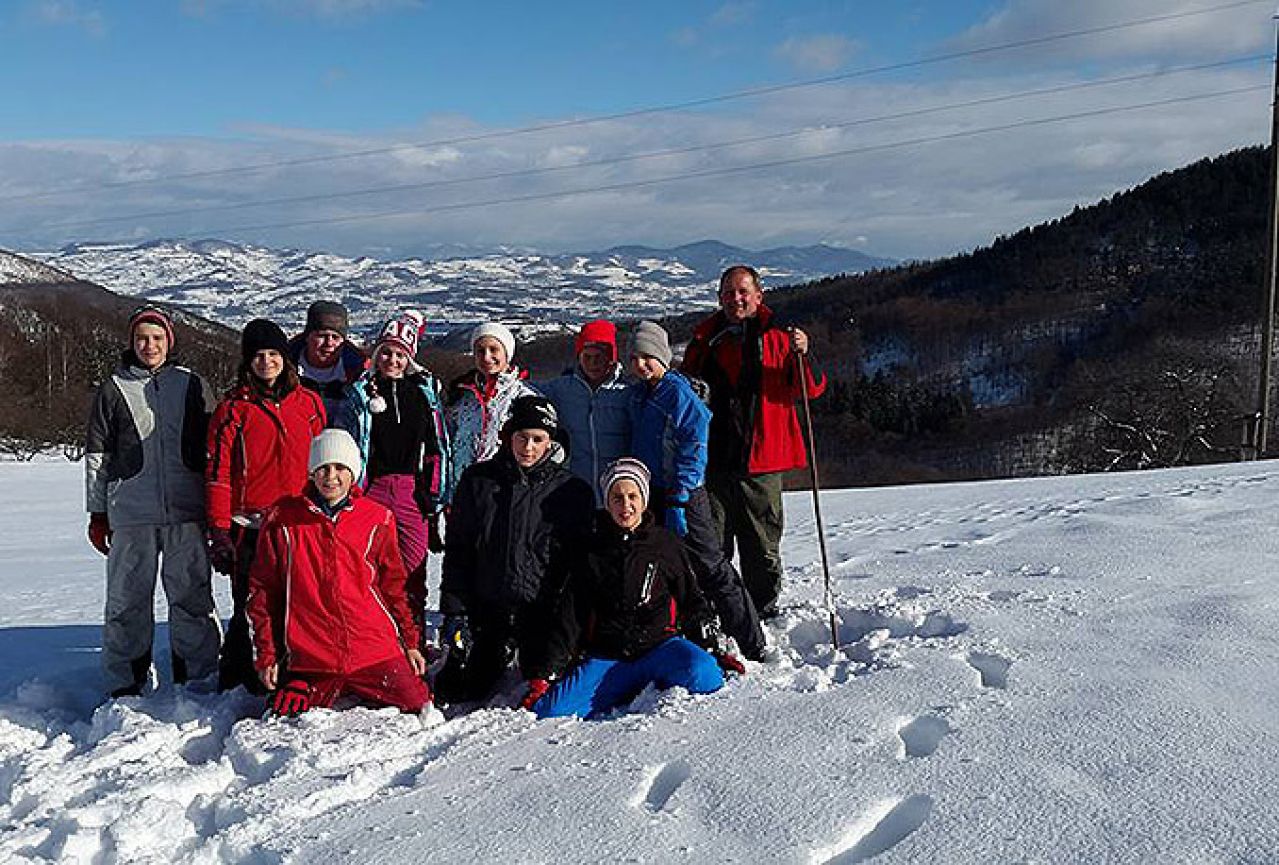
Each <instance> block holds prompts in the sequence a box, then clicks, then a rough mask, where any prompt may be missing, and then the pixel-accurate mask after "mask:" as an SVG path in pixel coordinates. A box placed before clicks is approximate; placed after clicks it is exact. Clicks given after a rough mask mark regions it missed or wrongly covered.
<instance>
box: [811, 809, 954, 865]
mask: <svg viewBox="0 0 1279 865" xmlns="http://www.w3.org/2000/svg"><path fill="white" fill-rule="evenodd" d="M932 810H933V800H932V797H931V796H925V795H923V794H920V795H917V796H911V797H910V798H908V799H899V800H898V801H896V802H892V803H885V806H884V807H883V808H882V809H878V810H877V811H876V813H873V814H870V815H868V816H867V817H866V818H863V819H862V820H859V821H858V822H857V823H856V824H855V825H854V826H853V828H852V829H851V830H850V831H849V832H848V833H847V834H846V835H845V837H844V838H842V839H841V840H840V841H839V842H838V843H836V844H835V845H833V846H832V847H830V848H826V849H823V850H818V851H815V852H814V854H813V856H812V858H811V859H810V860H809V861H811V862H813V863H814V865H855V863H858V862H868V861H870V860H871V859H873V858H875V857H876V856H878V855H880V854H881V853H886V852H887V851H889V850H891V849H892V848H893V847H896V846H897V845H898V844H900V843H901V842H902V841H904V840H905V839H906V838H907V837H909V836H910V834H911V833H913V832H914V831H915V830H916V829H918V828H919V827H920V826H922V825H924V822H925V821H926V820H927V819H928V816H929V814H931V813H932Z"/></svg>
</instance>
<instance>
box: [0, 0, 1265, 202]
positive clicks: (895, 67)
mask: <svg viewBox="0 0 1279 865" xmlns="http://www.w3.org/2000/svg"><path fill="white" fill-rule="evenodd" d="M1271 2H1273V0H1233V2H1228V3H1221V4H1218V5H1215V6H1205V7H1203V8H1200V9H1189V10H1184V11H1181V12H1171V13H1167V14H1164V15H1154V16H1150V17H1147V18H1137V19H1132V20H1129V21H1121V22H1117V23H1114V24H1106V25H1100V26H1096V27H1086V28H1081V29H1078V30H1069V31H1064V32H1061V33H1054V34H1050V35H1047V36H1037V37H1032V38H1029V39H1020V40H1016V41H1013V42H1004V43H1001V44H998V45H987V46H982V47H979V48H971V49H965V50H962V51H949V52H944V53H940V54H932V55H927V56H925V57H920V58H916V59H914V60H905V61H901V62H899V63H888V64H883V65H880V66H869V67H864V68H862V69H856V70H852V71H850V72H845V73H840V74H837V75H827V76H824V77H821V78H811V79H807V80H804V81H796V82H791V83H789V84H772V85H767V86H764V87H755V88H749V89H745V90H738V91H735V92H732V93H725V94H719V95H715V96H705V97H701V98H698V99H689V100H685V101H683V102H671V103H666V104H663V105H654V106H649V107H645V108H636V109H631V110H628V111H618V112H613V113H610V114H601V115H596V116H594V117H584V118H578V119H574V120H560V121H555V122H552V123H541V124H535V125H532V126H525V127H521V128H518V129H507V130H494V131H491V132H481V133H475V134H472V135H462V136H456V137H453V138H441V139H434V140H431V141H422V142H414V143H408V144H396V145H389V146H385V147H374V148H366V149H363V150H353V151H348V152H346V153H332V154H325V155H322V156H307V157H298V158H295V159H282V160H275V161H271V162H260V163H255V164H250V165H240V166H230V167H227V168H216V169H209V170H206V171H191V172H185V173H181V174H169V175H163V176H160V177H150V178H140V179H136V180H120V181H112V182H106V183H97V184H81V185H77V186H70V187H62V188H60V189H52V190H46V191H44V192H31V193H24V194H22V195H12V196H5V197H0V203H4V202H13V201H31V200H36V199H41V198H50V197H53V196H58V195H67V194H72V193H84V192H94V191H100V190H106V189H120V188H124V187H133V186H145V185H150V184H155V183H164V182H169V181H175V180H196V179H201V178H209V177H223V176H226V175H232V174H242V173H249V172H255V171H264V170H267V169H271V168H290V167H296V166H299V165H315V164H322V163H327V162H337V161H343V160H350V159H362V158H365V157H369V156H380V155H385V154H389V153H399V152H403V151H409V150H419V149H421V148H426V147H446V146H450V145H455V144H468V143H474V142H478V141H488V140H492V139H498V138H510V137H514V136H519V135H529V134H533V133H538V132H547V131H551V130H558V129H568V128H574V127H580V126H588V125H592V124H598V123H607V122H610V121H614V120H625V119H630V118H634V117H644V116H650V115H654V114H667V113H672V112H676V111H684V110H687V109H690V108H703V107H706V106H709V105H720V104H723V103H726V102H734V101H738V100H742V99H752V98H755V97H759V96H768V95H772V94H775V93H784V92H788V91H792V90H800V89H804V88H809V87H819V86H823V85H826V84H834V83H838V82H841V81H851V80H854V79H857V78H865V77H869V76H872V75H878V74H882V73H885V72H900V71H904V70H907V69H917V68H920V67H923V66H930V65H935V64H938V63H948V62H951V61H953V60H962V59H965V58H969V57H981V56H986V55H990V54H995V53H1000V52H1004V51H1013V50H1016V49H1019V48H1031V47H1035V46H1041V45H1048V44H1052V43H1054V42H1061V41H1065V40H1069V39H1077V38H1080V37H1083V36H1095V35H1098V34H1101V33H1113V32H1115V31H1118V30H1127V29H1131V28H1134V27H1144V26H1147V25H1150V24H1162V23H1166V22H1169V21H1177V20H1181V19H1185V18H1191V17H1195V16H1199V15H1209V14H1212V13H1214V12H1222V11H1226V10H1229V9H1236V8H1239V7H1243V6H1256V5H1260V4H1263V3H1271Z"/></svg>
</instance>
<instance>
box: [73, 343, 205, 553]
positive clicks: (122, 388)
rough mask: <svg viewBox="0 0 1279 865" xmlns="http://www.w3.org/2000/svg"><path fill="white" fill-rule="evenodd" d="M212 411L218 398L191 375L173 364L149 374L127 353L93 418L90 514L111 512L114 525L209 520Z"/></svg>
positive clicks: (88, 461)
mask: <svg viewBox="0 0 1279 865" xmlns="http://www.w3.org/2000/svg"><path fill="white" fill-rule="evenodd" d="M212 409H213V398H212V394H211V393H210V392H209V389H208V387H207V385H205V383H204V380H203V379H201V378H200V377H199V376H198V375H196V374H195V373H193V372H192V371H191V370H189V369H186V368H185V367H181V366H178V365H176V364H174V363H172V362H170V363H166V364H165V365H164V366H161V367H160V368H159V369H157V370H156V371H154V372H151V371H149V370H147V369H145V368H143V367H142V366H141V365H140V364H138V362H137V360H136V358H135V357H134V356H133V353H132V352H126V353H125V357H124V362H123V363H122V364H121V365H120V367H119V368H118V369H116V371H115V372H114V373H112V374H111V377H110V378H109V379H107V380H106V381H104V382H103V383H102V386H101V387H99V388H98V392H97V395H96V396H95V397H94V400H93V409H92V410H91V412H90V414H89V431H88V436H87V439H86V444H85V457H84V471H85V476H84V479H85V502H86V508H87V510H88V511H89V513H106V514H107V518H108V519H109V520H110V522H111V526H112V527H113V528H117V527H123V526H143V525H171V524H174V523H186V522H199V521H203V520H204V463H205V459H206V453H205V442H206V437H207V435H208V428H209V415H210V413H211V412H212Z"/></svg>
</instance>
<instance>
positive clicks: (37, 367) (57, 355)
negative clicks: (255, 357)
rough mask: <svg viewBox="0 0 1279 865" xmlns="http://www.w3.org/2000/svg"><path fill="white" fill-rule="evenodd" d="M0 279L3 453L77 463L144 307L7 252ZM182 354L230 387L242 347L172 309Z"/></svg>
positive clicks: (226, 333)
mask: <svg viewBox="0 0 1279 865" xmlns="http://www.w3.org/2000/svg"><path fill="white" fill-rule="evenodd" d="M0 255H3V256H4V260H3V261H2V262H0V264H4V265H5V267H4V268H3V272H4V274H6V275H7V280H6V279H0V371H2V372H0V404H3V405H4V407H5V408H4V411H3V412H2V413H0V450H2V451H3V452H5V453H7V454H10V455H12V456H18V457H29V456H31V455H32V454H34V453H36V452H38V451H39V450H42V449H46V448H52V447H58V448H62V449H63V451H64V452H65V453H66V454H67V455H68V456H69V457H78V456H79V453H80V450H81V448H82V446H83V441H84V429H85V423H86V420H87V418H88V416H89V402H90V399H91V398H92V395H93V392H94V390H95V389H96V387H97V385H98V384H99V383H101V382H102V381H103V379H104V378H105V377H106V376H107V375H109V374H110V372H111V370H112V369H114V367H115V365H116V364H117V363H118V362H119V360H120V356H121V353H122V352H123V351H124V349H125V347H126V344H127V336H128V323H129V317H130V315H131V314H132V312H133V310H134V309H136V308H137V306H138V301H137V300H136V299H135V298H131V297H122V296H120V295H118V294H113V293H112V292H109V291H107V290H106V289H104V288H101V287H99V286H97V285H93V284H92V283H88V282H81V281H79V280H76V279H75V278H74V277H71V276H69V275H68V274H65V273H63V272H61V271H58V270H56V269H54V268H49V267H46V266H44V265H40V264H37V263H36V262H32V261H30V260H27V259H22V258H20V257H18V256H13V255H10V254H8V253H0ZM169 311H170V313H171V314H172V315H173V318H174V327H175V330H176V335H175V342H176V344H177V345H176V351H175V354H174V356H175V357H176V358H177V359H178V360H179V361H180V362H182V363H185V364H187V365H190V366H192V367H193V368H194V369H196V370H198V371H199V372H200V373H201V374H203V375H204V376H205V377H206V378H207V379H208V380H209V381H210V383H211V384H213V385H215V386H216V387H219V388H220V387H222V386H225V385H227V384H228V383H229V382H230V380H231V378H232V377H233V375H234V373H235V365H236V363H237V361H238V358H239V348H238V346H239V339H238V337H237V335H236V334H235V332H233V331H232V330H230V329H229V328H226V327H223V326H222V325H218V324H214V323H212V322H209V321H205V320H204V319H201V318H197V317H195V316H192V315H188V314H186V313H183V312H182V311H180V310H174V309H170V310H169Z"/></svg>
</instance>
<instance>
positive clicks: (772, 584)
mask: <svg viewBox="0 0 1279 865" xmlns="http://www.w3.org/2000/svg"><path fill="white" fill-rule="evenodd" d="M782 474H783V473H782V472H770V473H768V474H761V475H748V474H746V473H744V472H743V473H728V474H719V473H716V474H710V473H707V475H706V490H707V492H709V493H710V498H711V513H712V516H713V517H714V519H715V528H716V530H717V531H718V532H719V537H720V543H721V544H722V545H723V548H724V555H725V556H726V557H727V558H729V559H730V560H731V559H732V556H733V552H734V551H736V552H737V555H738V557H739V562H740V565H741V568H740V570H741V573H742V582H744V583H745V584H746V591H748V592H749V593H750V596H751V600H752V601H754V602H755V609H757V610H759V614H760V616H771V615H774V614H775V613H776V612H777V597H778V595H780V594H781V591H782V555H781V551H780V546H781V542H782V528H783V525H784V523H783V519H782Z"/></svg>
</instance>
